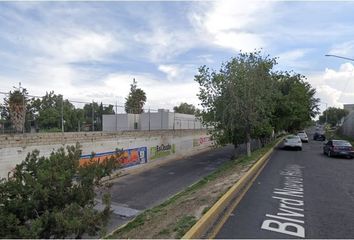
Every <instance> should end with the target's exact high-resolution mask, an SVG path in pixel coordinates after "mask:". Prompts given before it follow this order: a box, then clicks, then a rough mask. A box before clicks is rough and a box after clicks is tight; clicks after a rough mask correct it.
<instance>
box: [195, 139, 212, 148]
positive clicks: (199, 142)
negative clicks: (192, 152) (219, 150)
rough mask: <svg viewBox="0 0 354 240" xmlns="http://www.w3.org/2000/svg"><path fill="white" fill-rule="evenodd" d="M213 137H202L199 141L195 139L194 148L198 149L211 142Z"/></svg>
mask: <svg viewBox="0 0 354 240" xmlns="http://www.w3.org/2000/svg"><path fill="white" fill-rule="evenodd" d="M212 140H213V139H212V137H200V138H199V139H193V147H198V146H200V145H202V144H204V143H208V142H211V141H212Z"/></svg>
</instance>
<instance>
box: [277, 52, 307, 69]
mask: <svg viewBox="0 0 354 240" xmlns="http://www.w3.org/2000/svg"><path fill="white" fill-rule="evenodd" d="M311 51H312V49H309V48H299V49H294V50H290V51H286V52H282V53H280V54H278V55H277V57H278V58H279V59H278V63H279V64H280V66H285V67H286V69H294V68H306V67H309V66H310V65H311V64H310V63H309V61H308V60H305V59H306V58H305V57H306V55H307V54H308V53H309V52H311Z"/></svg>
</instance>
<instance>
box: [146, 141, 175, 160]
mask: <svg viewBox="0 0 354 240" xmlns="http://www.w3.org/2000/svg"><path fill="white" fill-rule="evenodd" d="M175 152H176V148H175V145H174V144H172V145H171V144H167V145H164V144H161V145H160V146H159V145H157V146H156V147H151V148H150V159H151V160H153V159H156V158H161V157H166V156H168V155H170V154H174V153H175Z"/></svg>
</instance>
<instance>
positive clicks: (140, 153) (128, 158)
mask: <svg viewBox="0 0 354 240" xmlns="http://www.w3.org/2000/svg"><path fill="white" fill-rule="evenodd" d="M115 154H116V152H115V151H112V152H103V153H96V154H95V156H94V157H93V158H92V160H93V161H104V160H105V159H107V158H110V157H111V156H115ZM90 160H91V154H87V155H81V158H80V165H83V164H85V163H87V162H88V161H90ZM118 162H119V163H120V164H121V166H122V167H123V168H124V167H130V166H133V165H137V164H141V163H146V162H147V147H140V148H132V149H124V150H123V153H122V156H121V157H120V158H119V159H118Z"/></svg>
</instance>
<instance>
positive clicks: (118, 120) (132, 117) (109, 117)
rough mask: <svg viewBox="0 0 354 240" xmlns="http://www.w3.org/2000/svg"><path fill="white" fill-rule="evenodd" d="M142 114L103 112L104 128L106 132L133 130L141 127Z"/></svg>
mask: <svg viewBox="0 0 354 240" xmlns="http://www.w3.org/2000/svg"><path fill="white" fill-rule="evenodd" d="M139 119H140V114H130V113H121V114H103V116H102V130H103V131H104V132H116V131H133V130H137V129H139Z"/></svg>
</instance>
